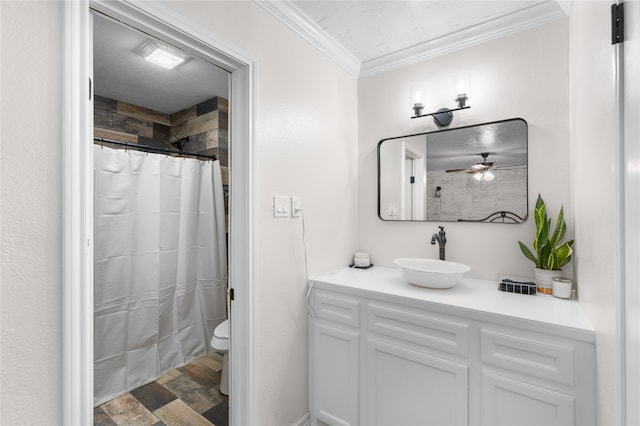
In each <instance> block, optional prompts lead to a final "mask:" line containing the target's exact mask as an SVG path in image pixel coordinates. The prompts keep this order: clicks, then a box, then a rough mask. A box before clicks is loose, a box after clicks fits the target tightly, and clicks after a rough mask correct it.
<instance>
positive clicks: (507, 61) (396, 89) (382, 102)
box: [358, 19, 572, 279]
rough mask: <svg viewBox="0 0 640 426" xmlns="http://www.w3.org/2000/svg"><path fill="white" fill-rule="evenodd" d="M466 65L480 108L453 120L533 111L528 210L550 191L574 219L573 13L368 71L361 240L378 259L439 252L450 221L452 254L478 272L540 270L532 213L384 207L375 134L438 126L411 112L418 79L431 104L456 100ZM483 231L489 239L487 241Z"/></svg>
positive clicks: (361, 106)
mask: <svg viewBox="0 0 640 426" xmlns="http://www.w3.org/2000/svg"><path fill="white" fill-rule="evenodd" d="M459 73H468V74H469V75H470V76H471V91H470V92H471V93H470V98H469V105H471V109H469V110H465V111H462V112H456V113H454V114H455V115H454V120H453V123H452V124H451V127H458V126H462V125H470V124H478V123H482V122H487V121H495V120H501V119H507V118H515V117H520V118H524V119H525V120H526V121H527V122H528V125H529V214H530V215H531V216H533V206H534V205H535V201H536V198H537V195H538V193H542V195H543V197H544V199H545V201H546V202H547V203H548V205H549V209H550V211H551V214H552V215H554V216H555V215H556V214H557V212H558V210H559V209H560V205H561V204H564V205H565V207H566V213H567V215H568V217H569V218H568V220H569V223H571V214H572V212H571V208H570V195H569V189H570V188H569V179H570V174H569V122H568V118H569V113H568V108H567V106H568V93H569V89H568V87H569V81H568V20H567V19H562V20H559V21H555V22H552V23H549V24H546V25H544V26H542V27H538V28H534V29H530V30H528V31H524V32H520V33H516V34H513V35H510V36H507V37H504V38H500V39H496V40H493V41H490V42H487V43H484V44H482V45H477V46H473V47H470V48H467V49H464V50H460V51H457V52H453V53H450V54H448V55H445V56H440V57H437V58H434V59H431V60H428V61H425V62H422V63H418V64H415V65H411V66H407V67H405V68H402V69H399V70H395V71H390V72H387V73H384V74H381V75H377V76H372V77H368V78H363V79H361V80H360V81H359V86H358V126H359V135H358V139H359V142H358V146H359V152H358V161H359V163H358V170H359V171H358V173H359V176H360V177H359V191H358V195H359V198H358V202H359V205H358V209H359V214H358V216H359V219H360V220H359V224H360V226H359V247H358V250H362V251H366V252H369V253H371V258H372V262H373V263H375V264H377V265H387V266H391V265H392V261H393V259H394V258H396V257H428V258H437V256H438V248H437V246H432V245H430V244H429V242H430V237H431V234H433V233H434V232H436V231H437V226H438V225H441V224H443V225H444V226H445V230H446V232H447V246H446V252H447V259H449V260H453V261H459V262H463V263H466V264H468V265H469V266H471V268H472V270H471V272H470V273H469V276H473V277H481V278H487V279H494V278H495V277H496V275H497V274H498V273H501V272H504V273H513V274H526V275H532V274H533V264H532V263H530V262H529V261H528V260H526V259H525V258H524V256H523V255H522V254H521V252H520V250H519V248H518V244H517V241H518V240H522V241H523V242H525V243H527V244H530V243H531V241H532V240H533V236H534V230H535V225H534V223H533V220H528V221H527V222H526V223H524V224H522V225H499V224H472V223H454V222H449V223H446V222H445V223H438V222H423V223H399V222H383V221H381V220H380V219H378V217H377V215H376V202H377V193H376V188H377V187H376V178H377V175H376V144H377V143H378V141H379V140H380V139H383V138H387V137H391V136H399V135H406V134H411V133H417V132H421V131H433V130H436V129H437V128H436V127H435V125H434V123H433V120H432V119H430V118H421V119H414V120H411V119H410V118H409V117H410V116H411V115H413V114H412V111H411V110H410V99H409V97H410V89H411V87H412V86H415V85H422V86H423V87H425V88H426V91H427V93H428V94H427V96H426V107H425V113H426V112H431V111H433V110H435V109H437V108H440V107H444V106H447V107H449V108H451V107H453V106H454V105H455V103H454V102H453V98H454V97H455V96H456V94H457V93H456V89H455V87H454V82H453V77H454V76H455V75H457V74H459ZM429 94H430V95H429ZM429 108H432V109H429ZM478 241H486V243H485V244H483V245H481V246H478V245H477V242H478ZM569 273H570V271H569Z"/></svg>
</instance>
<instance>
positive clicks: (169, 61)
mask: <svg viewBox="0 0 640 426" xmlns="http://www.w3.org/2000/svg"><path fill="white" fill-rule="evenodd" d="M138 53H139V54H140V56H142V57H143V58H144V59H146V60H147V61H149V62H151V63H153V64H156V65H159V66H161V67H163V68H166V69H168V70H170V69H173V68H175V67H177V66H178V65H180V64H182V63H183V62H185V61H186V60H187V55H186V54H184V53H182V52H180V51H178V50H176V49H172V48H170V47H169V46H166V45H163V44H160V43H157V42H151V41H150V42H147V43H145V44H143V45H142V46H141V47H140V48H139V49H138Z"/></svg>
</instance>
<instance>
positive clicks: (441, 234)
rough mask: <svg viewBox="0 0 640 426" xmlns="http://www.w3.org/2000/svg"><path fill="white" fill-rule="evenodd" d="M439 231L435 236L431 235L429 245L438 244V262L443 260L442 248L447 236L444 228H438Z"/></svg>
mask: <svg viewBox="0 0 640 426" xmlns="http://www.w3.org/2000/svg"><path fill="white" fill-rule="evenodd" d="M438 228H440V231H438V233H437V234H433V235H432V236H431V244H434V245H435V243H436V241H437V242H438V246H439V247H440V260H444V246H445V244H447V234H446V233H445V232H444V226H438Z"/></svg>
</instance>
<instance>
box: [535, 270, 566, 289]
mask: <svg viewBox="0 0 640 426" xmlns="http://www.w3.org/2000/svg"><path fill="white" fill-rule="evenodd" d="M561 276H562V271H561V270H553V269H540V268H536V284H537V285H538V292H539V293H544V294H552V293H553V278H554V277H561Z"/></svg>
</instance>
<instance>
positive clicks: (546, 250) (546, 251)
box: [537, 241, 553, 269]
mask: <svg viewBox="0 0 640 426" xmlns="http://www.w3.org/2000/svg"><path fill="white" fill-rule="evenodd" d="M552 250H553V246H552V245H551V244H550V243H549V241H547V242H546V244H545V245H544V246H543V247H542V248H541V249H540V250H539V254H538V266H537V267H538V268H546V269H548V268H547V265H548V264H549V256H551V251H552Z"/></svg>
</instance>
